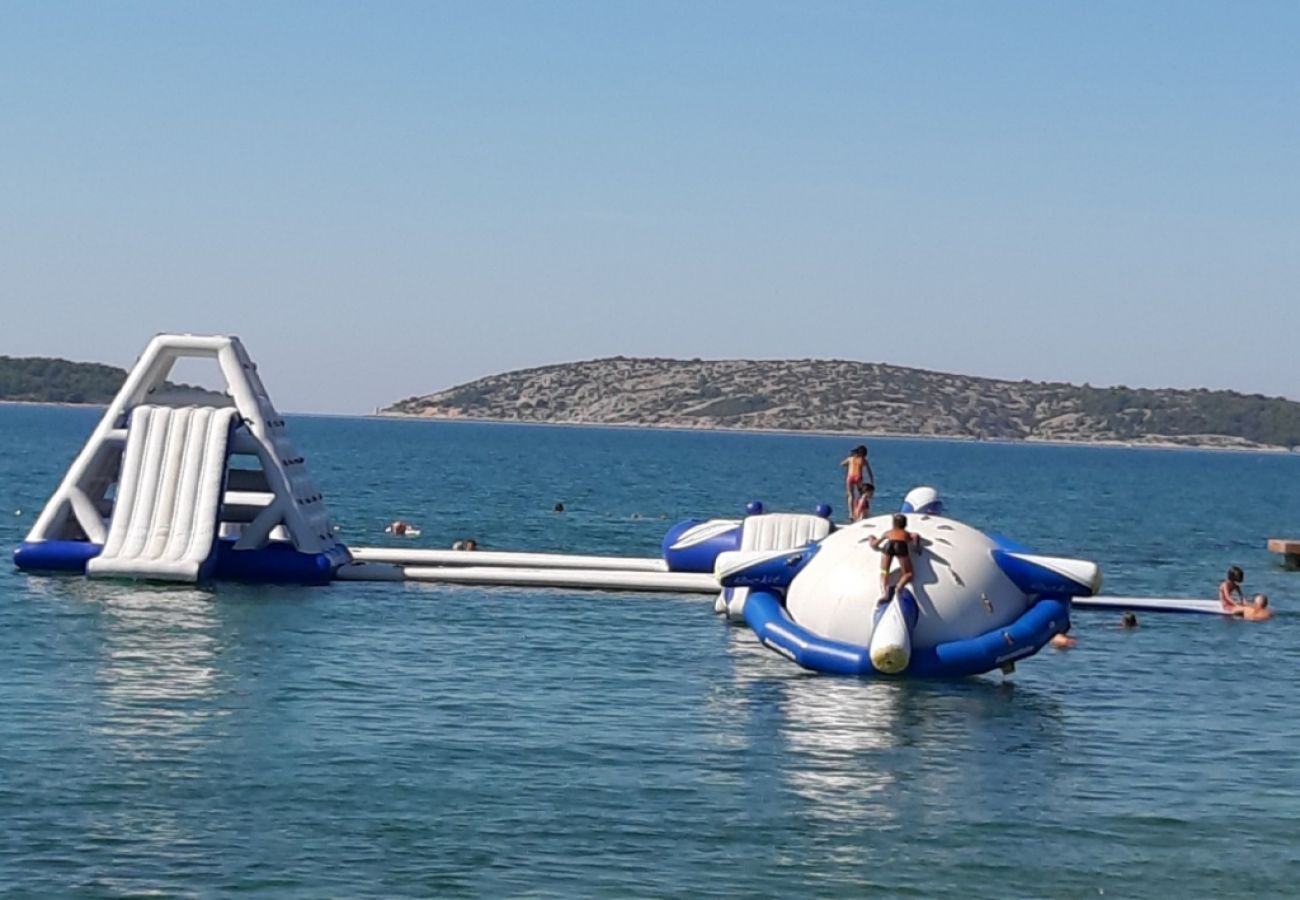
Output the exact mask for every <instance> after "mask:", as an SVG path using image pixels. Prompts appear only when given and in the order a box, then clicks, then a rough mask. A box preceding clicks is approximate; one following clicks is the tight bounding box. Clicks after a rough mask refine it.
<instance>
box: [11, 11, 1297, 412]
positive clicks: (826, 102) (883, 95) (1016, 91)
mask: <svg viewBox="0 0 1300 900" xmlns="http://www.w3.org/2000/svg"><path fill="white" fill-rule="evenodd" d="M0 131H2V132H3V134H2V135H0V311H3V314H4V318H5V321H6V326H5V327H4V328H3V329H0V353H7V354H11V355H37V354H42V355H57V356H67V357H71V358H74V359H83V360H95V361H104V362H111V363H116V364H121V365H129V364H130V362H131V361H132V360H133V359H134V358H135V356H136V354H137V353H138V352H139V351H140V349H141V348H142V347H143V346H144V343H145V342H146V340H147V338H148V337H149V336H150V335H152V334H153V333H155V332H158V331H167V330H179V331H191V332H196V333H210V332H211V333H233V334H238V335H240V336H241V337H243V338H244V340H245V342H246V343H247V345H248V347H249V350H250V352H251V353H252V354H253V357H254V358H255V359H257V360H258V362H259V364H260V367H261V370H262V373H263V376H264V378H265V380H266V382H267V385H268V387H269V388H270V390H271V393H272V395H273V396H274V397H275V398H276V400H277V403H278V404H279V405H280V406H281V407H282V408H284V409H289V410H300V411H333V412H365V411H369V410H372V409H373V408H374V407H375V406H377V405H380V404H382V403H386V402H389V401H392V400H396V399H400V398H401V397H404V396H408V395H410V394H414V393H426V392H429V391H433V390H436V389H440V388H443V387H447V386H450V385H451V384H454V383H457V382H461V381H466V380H469V379H472V378H475V377H478V376H481V375H486V374H491V373H494V372H498V371H502V370H505V369H510V368H516V367H522V366H530V365H542V364H546V363H552V362H563V361H569V360H575V359H587V358H592V357H597V356H607V355H614V354H625V355H657V356H677V357H694V356H700V357H733V358H734V357H765V358H779V357H806V356H816V357H838V358H852V359H865V360H878V361H883V362H891V363H898V364H903V365H912V366H921V367H926V368H933V369H942V370H949V371H955V372H963V373H970V374H978V375H990V376H997V377H1006V378H1013V379H1019V378H1032V379H1051V380H1058V379H1059V380H1069V381H1076V382H1083V381H1088V382H1091V383H1093V384H1120V383H1124V384H1129V385H1141V386H1163V385H1174V386H1199V385H1205V386H1210V387H1227V388H1234V389H1239V390H1246V391H1252V392H1254V391H1259V392H1263V393H1268V394H1284V395H1289V396H1292V397H1297V398H1300V387H1297V384H1300V354H1297V353H1296V352H1295V351H1294V349H1293V345H1294V341H1295V340H1296V336H1297V335H1300V177H1298V176H1300V171H1298V170H1300V4H1295V3H1268V2H1252V3H1248V4H1236V3H1227V2H1224V3H1198V2H1176V3H1159V2H1144V3H1132V2H1085V3H1077V4H1069V3H1043V2H981V3H966V2H946V3H938V2H936V3H923V2H919V3H910V2H909V3H904V2H896V3H889V4H883V3H867V2H862V3H817V2H811V3H794V2H791V3H782V4H767V3H760V2H744V3H729V2H720V0H719V2H712V0H711V2H704V3H701V2H683V3H673V2H666V0H664V2H645V3H633V2H626V3H623V2H618V3H608V2H589V3H563V2H547V3H541V2H511V3H490V2H484V3H470V2H465V3H454V4H453V3H433V2H421V3H410V4H405V3H399V2H384V3H368V4H362V3H329V2H310V3H291V2H277V3H261V2H258V3H237V2H227V3H220V4H208V5H199V4H192V3H172V2H167V3H112V4H107V3H44V2H29V3H17V2H12V3H6V4H3V5H0Z"/></svg>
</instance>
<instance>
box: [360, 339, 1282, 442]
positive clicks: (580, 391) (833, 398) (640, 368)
mask: <svg viewBox="0 0 1300 900" xmlns="http://www.w3.org/2000/svg"><path fill="white" fill-rule="evenodd" d="M380 414H381V415H403V416H427V417H436V418H446V419H485V420H495V421H507V422H545V423H570V424H597V425H636V426H657V427H671V428H712V429H718V428H721V429H755V430H783V431H808V432H852V433H854V434H864V435H866V434H894V435H906V436H920V437H945V438H966V439H972V440H1021V441H1072V442H1083V443H1102V442H1106V443H1127V444H1155V445H1178V446H1200V447H1225V448H1227V447H1238V448H1281V449H1290V448H1292V447H1295V446H1297V445H1300V403H1296V402H1293V401H1290V400H1286V399H1284V398H1281V397H1265V396H1263V395H1260V394H1240V393H1237V392H1234V391H1211V390H1206V389H1196V390H1175V389H1137V388H1127V387H1108V388H1098V387H1091V386H1089V385H1086V384H1085V385H1082V386H1079V385H1072V384H1064V383H1058V382H1042V381H1003V380H998V379H993V378H977V377H973V376H968V375H953V374H949V373H945V372H933V371H928V370H924V369H912V368H906V367H903V366H891V365H884V364H880V363H868V362H855V361H851V360H824V359H794V360H701V359H692V360H679V359H655V358H627V357H621V356H616V357H612V358H608V359H596V360H589V361H585V362H576V363H564V364H560V365H552V366H542V367H540V368H533V369H520V370H517V371H513V372H506V373H504V374H500V375H492V376H489V377H487V378H480V379H478V380H477V381H472V382H469V383H467V384H462V385H457V386H456V387H452V388H448V389H447V390H443V391H438V392H437V393H432V394H426V395H423V396H416V397H410V398H408V399H406V400H402V401H400V402H398V403H394V404H392V405H391V406H389V407H386V408H384V409H382V410H380Z"/></svg>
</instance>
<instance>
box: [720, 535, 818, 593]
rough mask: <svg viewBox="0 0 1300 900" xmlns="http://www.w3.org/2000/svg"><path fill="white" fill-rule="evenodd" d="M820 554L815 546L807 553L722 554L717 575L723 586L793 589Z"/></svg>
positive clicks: (762, 552)
mask: <svg viewBox="0 0 1300 900" xmlns="http://www.w3.org/2000/svg"><path fill="white" fill-rule="evenodd" d="M816 552H817V547H816V546H815V545H814V546H812V547H808V548H806V549H803V550H766V551H761V552H757V553H752V552H745V551H734V552H730V553H721V554H719V555H718V561H717V563H716V564H715V566H714V574H715V575H716V576H717V578H718V581H719V582H720V583H721V584H722V586H723V587H727V588H731V587H747V588H748V587H765V588H784V587H789V585H790V582H791V581H793V580H794V576H796V575H798V574H799V570H800V569H802V568H803V567H804V566H805V565H807V564H808V560H810V559H812V558H813V554H815V553H816Z"/></svg>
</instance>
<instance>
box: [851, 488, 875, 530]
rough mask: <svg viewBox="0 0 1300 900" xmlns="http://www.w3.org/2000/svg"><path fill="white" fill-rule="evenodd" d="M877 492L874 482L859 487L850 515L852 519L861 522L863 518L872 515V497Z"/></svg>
mask: <svg viewBox="0 0 1300 900" xmlns="http://www.w3.org/2000/svg"><path fill="white" fill-rule="evenodd" d="M875 494H876V486H875V485H874V484H864V485H862V487H861V488H860V489H859V493H858V496H857V499H856V500H854V501H853V511H852V515H850V516H849V518H850V520H851V521H854V522H861V521H862V520H863V519H866V518H870V516H871V498H872V497H874V496H875Z"/></svg>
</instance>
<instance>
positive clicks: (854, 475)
mask: <svg viewBox="0 0 1300 900" xmlns="http://www.w3.org/2000/svg"><path fill="white" fill-rule="evenodd" d="M840 465H841V466H848V469H849V471H848V474H847V475H845V476H844V489H845V491H846V493H847V494H848V507H849V514H850V515H852V514H853V501H854V499H855V498H856V497H857V496H858V494H860V493H862V489H863V487H865V486H867V485H870V486H871V488H872V490H873V491H874V490H875V485H876V475H875V473H874V472H872V471H871V463H869V462H867V448H866V445H865V444H858V446H856V447H854V448H853V452H852V453H850V454H849V455H848V456H846V457H844V459H842V460H841V461H840ZM864 475H865V476H866V477H865V478H864V477H863V476H864Z"/></svg>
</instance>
